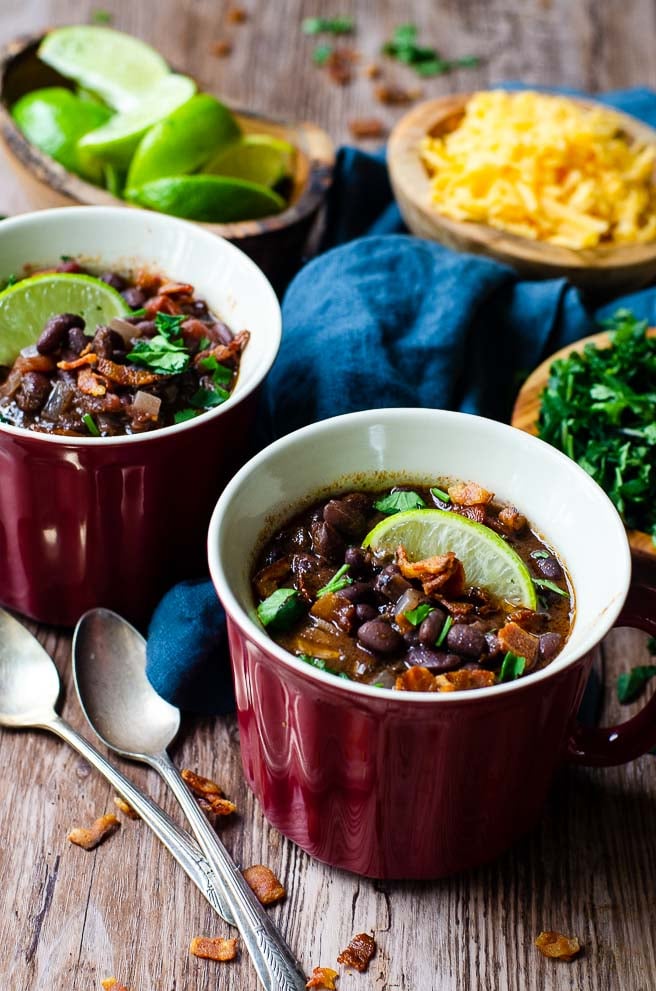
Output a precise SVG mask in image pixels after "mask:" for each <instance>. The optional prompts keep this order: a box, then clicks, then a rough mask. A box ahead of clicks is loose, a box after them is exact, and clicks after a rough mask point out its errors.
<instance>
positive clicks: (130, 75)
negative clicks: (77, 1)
mask: <svg viewBox="0 0 656 991" xmlns="http://www.w3.org/2000/svg"><path fill="white" fill-rule="evenodd" d="M38 55H39V58H40V59H41V60H42V61H43V62H47V64H48V65H51V66H52V67H53V69H57V71H58V72H60V73H61V74H62V76H66V78H67V79H74V80H75V82H76V83H79V84H80V86H83V87H84V88H85V89H88V90H91V92H92V93H96V94H97V95H98V96H100V97H101V98H102V99H103V100H104V101H105V103H107V104H109V106H110V107H113V108H114V110H119V111H120V112H121V113H123V112H125V111H127V110H132V109H133V108H134V107H136V106H138V105H139V103H141V101H142V99H143V97H144V94H145V93H146V92H147V90H149V89H150V88H151V87H152V86H154V85H155V83H156V82H157V81H158V80H159V79H160V78H162V77H163V76H166V75H167V74H168V72H169V67H168V65H167V64H166V62H165V61H164V59H163V58H162V56H161V55H160V54H159V52H156V51H155V50H154V49H153V48H151V47H150V45H146V44H145V43H144V42H143V41H139V39H138V38H133V37H132V36H131V35H129V34H122V33H121V32H120V31H113V30H112V29H111V28H102V27H93V26H90V25H78V26H76V27H66V28H56V29H55V30H54V31H50V32H49V33H48V34H47V35H46V36H45V38H44V40H43V41H42V42H41V45H40V46H39V51H38Z"/></svg>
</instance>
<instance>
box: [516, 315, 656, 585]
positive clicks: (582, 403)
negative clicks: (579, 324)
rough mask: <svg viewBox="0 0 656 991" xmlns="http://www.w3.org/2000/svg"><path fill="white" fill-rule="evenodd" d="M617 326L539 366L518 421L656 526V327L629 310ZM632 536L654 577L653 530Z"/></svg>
mask: <svg viewBox="0 0 656 991" xmlns="http://www.w3.org/2000/svg"><path fill="white" fill-rule="evenodd" d="M611 323H612V325H613V326H612V330H611V331H610V332H609V331H602V332H601V333H598V334H593V335H592V336H591V337H585V338H583V339H582V340H580V341H576V342H575V343H573V344H568V345H567V347H564V348H561V350H560V351H556V353H555V354H552V355H551V357H550V358H547V359H546V361H543V362H542V364H541V365H538V367H537V368H536V369H535V370H534V371H533V372H532V373H531V374H530V375H529V377H528V378H527V379H526V381H525V382H524V384H523V386H522V388H521V389H520V391H519V394H518V396H517V400H516V402H515V407H514V409H513V413H512V420H511V422H512V425H513V427H518V428H519V429H520V430H525V431H526V432H527V433H531V434H534V435H536V436H538V437H542V439H543V440H547V441H548V442H550V443H553V444H554V445H555V446H556V447H558V448H559V449H560V450H561V451H563V452H564V453H566V454H568V455H569V456H570V457H572V458H573V459H574V460H575V461H578V462H579V464H581V465H582V467H584V468H585V469H586V470H587V471H588V473H589V474H591V475H592V477H593V478H594V479H595V480H596V481H597V482H599V484H600V485H601V486H602V487H603V488H604V489H606V491H607V493H608V495H609V496H610V497H611V499H612V500H613V502H614V503H615V506H616V507H617V508H618V509H619V510H620V512H621V514H622V515H623V517H624V519H625V521H626V520H627V519H628V520H632V521H640V523H641V525H642V526H646V525H648V524H649V525H651V526H652V527H656V523H655V522H654V515H653V508H652V507H653V486H654V483H653V481H652V480H651V475H652V473H653V471H654V461H655V456H656V450H655V446H654V445H656V429H655V428H654V425H653V422H652V412H651V411H652V409H653V398H652V397H653V392H654V391H655V390H656V329H654V328H650V329H647V326H646V322H645V321H638V320H636V318H635V317H633V315H632V314H630V313H627V312H626V311H620V312H618V313H616V314H615V316H614V317H613V319H612V321H611ZM654 532H656V529H655V530H654ZM627 537H628V539H629V544H630V545H631V552H632V555H633V561H634V565H637V566H639V567H641V568H642V571H643V573H644V574H646V575H649V576H650V580H652V581H653V580H654V579H656V545H655V544H654V540H653V539H652V536H651V534H650V533H646V532H644V531H643V530H639V529H635V528H632V527H631V526H627ZM599 539H600V540H603V534H600V535H599Z"/></svg>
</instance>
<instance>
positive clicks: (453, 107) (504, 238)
mask: <svg viewBox="0 0 656 991" xmlns="http://www.w3.org/2000/svg"><path fill="white" fill-rule="evenodd" d="M498 88H502V87H498ZM513 92H514V91H513ZM473 95H474V94H473V92H467V93H453V94H450V95H448V96H440V97H436V98H434V99H431V100H425V101H423V102H422V103H419V104H417V105H416V106H415V107H413V108H412V110H410V111H409V112H408V113H407V114H405V115H404V116H403V117H402V118H401V119H400V120H399V121H398V122H397V124H396V125H395V127H394V129H393V131H392V133H391V135H390V139H389V150H388V161H389V166H390V171H391V172H392V174H393V177H394V179H395V180H396V182H398V183H399V185H400V186H401V188H402V190H403V194H404V195H405V196H407V198H408V199H409V200H410V201H411V202H412V203H413V205H414V206H415V208H416V209H417V210H420V211H421V212H422V213H423V214H424V215H425V216H426V217H428V218H432V220H433V223H434V226H435V227H438V226H439V227H442V228H444V229H445V230H446V231H449V232H450V233H451V234H452V235H453V236H454V237H463V236H466V237H467V238H468V239H469V240H471V241H473V242H476V243H480V244H481V245H486V246H487V248H488V251H489V253H490V254H493V253H494V247H495V243H496V242H499V247H500V248H501V247H502V250H503V251H504V253H505V254H506V255H515V256H516V257H517V258H518V259H523V260H526V261H529V262H532V263H533V264H539V265H542V266H545V267H552V268H558V269H564V268H566V269H570V270H571V269H589V268H613V269H622V268H631V267H633V266H635V265H636V264H638V263H644V262H645V261H646V260H647V259H649V258H652V257H653V258H654V259H656V240H655V241H651V242H648V243H647V244H627V245H608V246H602V247H599V248H581V249H575V248H565V247H562V246H561V245H556V244H550V243H549V242H547V241H534V240H532V239H531V238H526V237H521V236H520V235H519V234H513V233H511V232H509V231H505V230H502V229H501V228H497V227H493V226H491V225H489V224H481V223H478V222H476V221H468V220H467V221H461V220H452V219H451V218H449V217H446V216H444V214H441V213H440V212H439V211H438V210H437V208H436V207H433V206H432V205H431V204H430V201H429V191H430V185H429V175H428V172H427V171H426V168H425V166H424V165H423V163H422V162H421V160H420V158H419V153H418V141H419V139H420V138H421V137H423V136H425V135H426V134H430V133H433V132H434V131H435V130H436V128H437V125H438V124H439V123H440V121H442V120H448V119H449V118H453V117H454V116H457V115H458V114H462V113H463V112H464V109H465V106H466V104H467V102H468V101H469V100H470V99H471V97H472V96H473ZM568 99H571V100H573V102H575V103H578V104H580V105H581V106H584V107H594V108H600V109H603V110H606V111H607V112H610V113H613V114H614V115H615V116H616V117H618V118H619V119H620V120H621V121H622V123H623V125H624V128H625V130H626V132H627V134H628V135H630V136H635V137H640V138H641V140H644V141H649V142H650V143H651V144H654V145H656V129H654V128H651V127H649V125H648V124H645V123H643V122H642V121H640V120H638V119H637V118H635V117H631V116H630V115H629V114H625V113H623V112H622V111H621V110H616V109H615V108H614V107H609V106H607V105H606V104H603V103H600V102H599V101H596V100H590V99H584V98H580V97H568ZM413 155H414V157H415V159H416V168H415V169H412V171H411V174H409V173H408V171H407V170H408V168H409V167H410V162H411V156H413Z"/></svg>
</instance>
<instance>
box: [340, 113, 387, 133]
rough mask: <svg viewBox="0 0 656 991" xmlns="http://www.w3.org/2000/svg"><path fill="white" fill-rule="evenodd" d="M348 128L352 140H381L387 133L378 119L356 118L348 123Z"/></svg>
mask: <svg viewBox="0 0 656 991" xmlns="http://www.w3.org/2000/svg"><path fill="white" fill-rule="evenodd" d="M348 127H349V131H350V132H351V134H352V135H353V137H354V138H382V137H384V135H385V134H386V133H387V131H386V128H385V125H384V124H383V122H382V120H379V118H378V117H356V118H355V119H354V120H350V121H349V122H348Z"/></svg>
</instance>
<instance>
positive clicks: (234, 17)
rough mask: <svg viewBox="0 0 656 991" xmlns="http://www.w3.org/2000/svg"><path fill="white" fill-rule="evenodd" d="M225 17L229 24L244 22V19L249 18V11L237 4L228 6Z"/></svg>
mask: <svg viewBox="0 0 656 991" xmlns="http://www.w3.org/2000/svg"><path fill="white" fill-rule="evenodd" d="M225 19H226V22H227V23H228V24H243V23H244V21H247V20H248V11H247V10H245V9H244V8H243V7H238V6H236V5H235V6H233V7H228V9H227V10H226V15H225Z"/></svg>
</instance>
